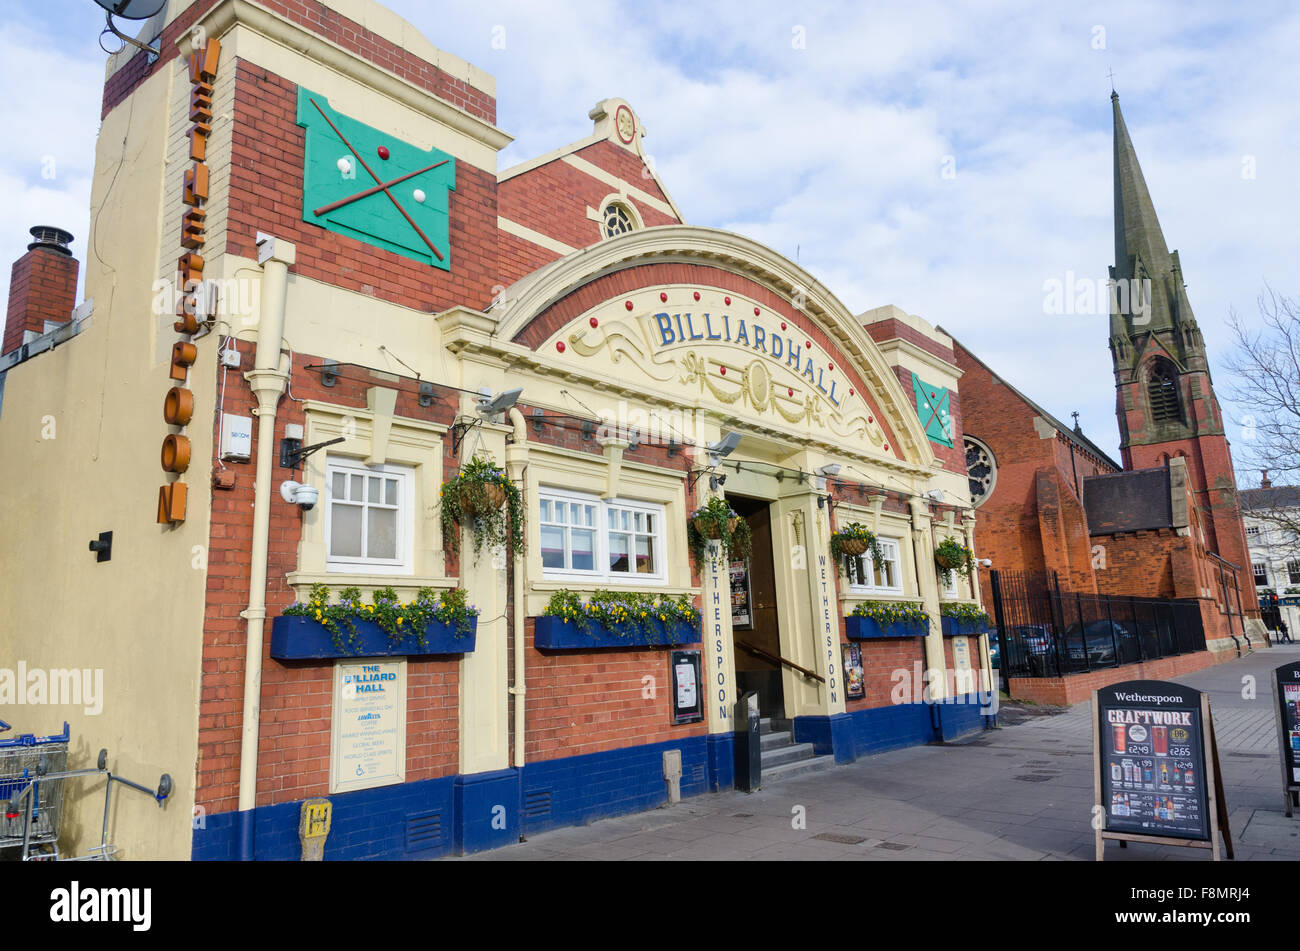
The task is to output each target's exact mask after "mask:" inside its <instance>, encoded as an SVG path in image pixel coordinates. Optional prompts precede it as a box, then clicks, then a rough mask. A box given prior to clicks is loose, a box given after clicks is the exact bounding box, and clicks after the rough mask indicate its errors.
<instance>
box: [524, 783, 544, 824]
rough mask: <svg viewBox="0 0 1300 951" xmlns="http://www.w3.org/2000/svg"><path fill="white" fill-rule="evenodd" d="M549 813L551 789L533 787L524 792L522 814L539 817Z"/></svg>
mask: <svg viewBox="0 0 1300 951" xmlns="http://www.w3.org/2000/svg"><path fill="white" fill-rule="evenodd" d="M550 814H551V791H550V790H549V789H535V790H533V791H532V792H526V793H524V815H525V816H526V817H528V818H529V819H541V818H544V817H545V816H549V815H550Z"/></svg>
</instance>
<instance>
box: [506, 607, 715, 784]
mask: <svg viewBox="0 0 1300 951" xmlns="http://www.w3.org/2000/svg"><path fill="white" fill-rule="evenodd" d="M524 628H525V637H526V639H527V645H528V651H527V658H528V659H527V661H526V670H527V674H528V694H527V711H526V723H527V727H528V736H527V740H526V745H525V755H526V757H527V759H528V760H547V759H559V758H561V757H564V756H579V755H582V754H585V753H599V752H602V751H604V750H613V749H619V748H621V747H625V746H640V745H643V744H648V743H661V742H663V741H665V740H676V739H681V738H683V737H687V736H702V735H703V734H705V733H707V732H708V725H707V723H706V722H701V723H688V724H681V725H679V726H674V725H673V723H672V676H671V673H670V671H669V669H668V664H669V658H670V653H669V652H668V651H666V650H621V649H620V650H607V651H583V652H570V651H565V652H554V653H548V654H543V653H542V652H541V651H538V650H535V649H533V629H534V619H533V618H528V619H526V620H525V621H524ZM647 676H649V677H653V678H654V681H653V683H654V691H653V693H654V696H653V697H646V696H644V695H643V692H644V691H645V690H646V685H645V684H644V683H643V682H642V678H643V677H647Z"/></svg>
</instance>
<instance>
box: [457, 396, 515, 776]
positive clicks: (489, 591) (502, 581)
mask: <svg viewBox="0 0 1300 951" xmlns="http://www.w3.org/2000/svg"><path fill="white" fill-rule="evenodd" d="M460 417H461V418H462V419H465V420H469V419H475V420H477V419H480V417H479V415H478V412H477V410H476V409H475V407H474V404H473V402H472V400H471V399H470V397H469V395H468V394H465V395H462V397H461V407H460ZM511 430H512V427H510V426H505V425H495V424H492V423H488V422H483V423H481V424H478V425H476V427H475V428H474V430H473V431H472V432H470V433H469V434H468V436H467V437H466V438H465V439H464V440H462V442H461V444H460V447H459V452H460V462H461V464H462V465H463V464H464V463H466V462H468V461H469V460H470V459H471V458H472V455H473V454H477V455H479V456H481V457H484V458H490V459H493V460H495V462H496V464H497V465H499V466H501V467H502V468H505V464H504V463H505V459H506V458H507V457H506V434H507V433H509V432H511ZM506 559H507V555H506V553H505V552H504V551H502V550H500V549H498V550H495V551H492V550H488V549H486V548H485V549H484V550H483V551H481V552H479V554H478V556H477V558H475V555H474V534H473V532H472V530H471V528H470V526H468V525H462V526H461V528H460V580H461V585H462V586H463V587H464V588H465V590H466V592H468V595H469V602H470V604H473V605H475V606H476V607H477V608H478V609H479V622H478V637H477V639H476V641H475V643H474V650H473V651H472V652H471V653H468V654H464V655H462V657H461V662H460V772H461V774H462V775H464V774H469V773H483V772H487V771H489V770H498V769H505V768H506V767H507V766H509V759H510V738H509V731H508V727H507V724H508V723H509V718H508V715H507V713H508V702H509V684H508V677H509V665H508V656H507V650H506V643H507V638H506Z"/></svg>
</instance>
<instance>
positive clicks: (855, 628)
mask: <svg viewBox="0 0 1300 951" xmlns="http://www.w3.org/2000/svg"><path fill="white" fill-rule="evenodd" d="M844 633H845V634H846V635H848V638H849V640H851V641H869V640H873V639H876V638H883V637H925V635H926V634H927V633H929V630H928V628H927V626H926V624H925V622H924V621H894V622H893V623H892V624H881V623H880V622H879V621H877V620H876V619H875V618H870V617H858V616H857V615H849V616H848V617H846V618H845V619H844Z"/></svg>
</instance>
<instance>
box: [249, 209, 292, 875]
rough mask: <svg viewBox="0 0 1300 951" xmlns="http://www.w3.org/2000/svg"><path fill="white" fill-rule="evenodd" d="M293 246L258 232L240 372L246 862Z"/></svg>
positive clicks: (285, 373)
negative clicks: (249, 474) (254, 297)
mask: <svg viewBox="0 0 1300 951" xmlns="http://www.w3.org/2000/svg"><path fill="white" fill-rule="evenodd" d="M295 253H296V249H295V248H294V246H293V245H292V244H289V243H288V242H286V241H280V240H277V239H276V238H273V237H271V236H269V235H265V234H261V233H259V234H258V242H257V258H258V264H260V265H261V267H262V312H261V315H260V317H259V318H258V323H257V350H256V353H255V356H254V358H253V369H252V370H251V371H249V372H248V373H246V374H244V378H245V379H247V380H248V383H249V386H250V387H251V388H252V390H253V395H254V396H255V397H256V398H257V409H256V410H254V412H255V413H256V414H257V475H256V479H257V481H256V483H255V484H254V489H253V541H252V551H251V553H250V554H251V562H250V565H249V570H248V607H247V608H246V609H245V610H244V611H242V612H240V617H242V618H244V619H245V620H246V621H247V622H248V627H247V637H246V643H245V649H244V713H243V717H242V718H241V721H240V724H241V735H240V741H239V813H238V816H239V818H238V843H239V845H238V853H237V854H238V857H239V860H240V861H241V862H251V861H252V860H253V857H254V855H255V854H256V845H255V842H254V829H255V823H254V809H255V808H256V806H257V741H258V733H259V732H260V729H261V719H262V648H263V643H264V634H265V626H266V564H267V546H268V540H269V538H270V530H271V478H272V469H271V467H272V464H273V461H274V456H275V453H274V449H273V447H274V445H275V414H276V407H277V406H278V405H279V402H280V397H281V395H282V394H283V393H284V390H285V385H286V383H287V382H288V379H289V370H290V367H289V361H288V357H287V356H286V355H285V354H283V353H282V352H281V350H280V344H281V341H282V340H283V339H284V312H285V300H286V298H287V295H288V286H289V265H291V264H293V263H294V259H295Z"/></svg>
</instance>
